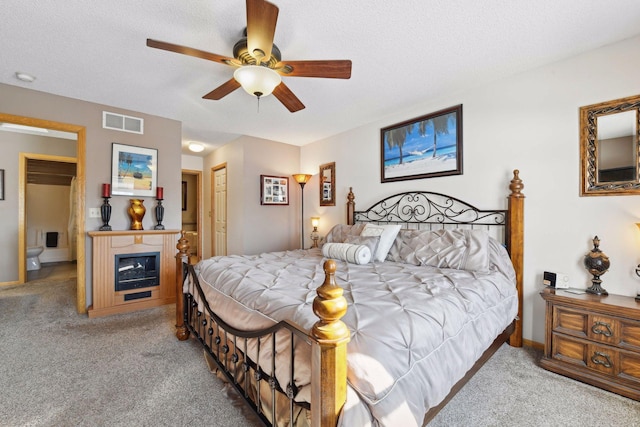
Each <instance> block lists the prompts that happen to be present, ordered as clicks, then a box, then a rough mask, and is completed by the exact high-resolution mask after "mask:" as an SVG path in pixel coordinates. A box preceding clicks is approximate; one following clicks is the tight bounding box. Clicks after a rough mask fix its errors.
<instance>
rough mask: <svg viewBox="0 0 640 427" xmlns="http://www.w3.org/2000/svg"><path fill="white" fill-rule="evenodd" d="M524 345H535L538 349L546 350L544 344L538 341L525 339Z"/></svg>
mask: <svg viewBox="0 0 640 427" xmlns="http://www.w3.org/2000/svg"><path fill="white" fill-rule="evenodd" d="M522 345H524V346H527V347H533V348H534V349H536V350H540V351H544V344H542V343H539V342H536V341H531V340H527V339H523V340H522Z"/></svg>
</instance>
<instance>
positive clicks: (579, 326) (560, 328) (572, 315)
mask: <svg viewBox="0 0 640 427" xmlns="http://www.w3.org/2000/svg"><path fill="white" fill-rule="evenodd" d="M588 323H589V313H587V312H584V311H580V310H573V309H570V308H566V307H562V306H557V305H556V306H554V307H553V325H552V330H553V331H554V332H561V333H563V334H569V335H573V336H576V337H582V338H586V337H587V336H588V333H589V329H588Z"/></svg>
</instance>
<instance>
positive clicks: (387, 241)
mask: <svg viewBox="0 0 640 427" xmlns="http://www.w3.org/2000/svg"><path fill="white" fill-rule="evenodd" d="M398 231H400V224H384V225H382V224H372V223H367V224H366V225H365V226H364V229H363V230H362V232H361V233H360V235H361V236H364V237H366V236H380V241H379V242H378V247H377V248H376V253H375V254H374V255H373V260H374V261H379V262H383V261H384V260H385V259H386V258H387V254H388V253H389V249H391V245H393V241H394V240H395V239H396V235H397V234H398Z"/></svg>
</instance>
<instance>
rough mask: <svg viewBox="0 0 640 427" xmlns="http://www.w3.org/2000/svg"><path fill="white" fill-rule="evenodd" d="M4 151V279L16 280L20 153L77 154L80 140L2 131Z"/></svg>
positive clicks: (0, 216) (0, 210) (0, 246)
mask: <svg viewBox="0 0 640 427" xmlns="http://www.w3.org/2000/svg"><path fill="white" fill-rule="evenodd" d="M0 88H1V85H0ZM1 96H2V95H1V92H0V97H1ZM0 102H2V101H0ZM0 153H2V154H1V155H0V169H4V200H0V236H2V239H0V253H2V254H3V256H1V257H0V282H14V281H17V280H18V240H19V236H18V175H19V166H18V159H19V154H20V153H32V154H47V155H57V156H63V157H75V156H76V141H72V140H68V139H60V138H47V137H43V136H39V135H26V134H21V133H16V132H0ZM27 244H29V242H27Z"/></svg>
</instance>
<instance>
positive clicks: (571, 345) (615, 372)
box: [551, 333, 640, 386]
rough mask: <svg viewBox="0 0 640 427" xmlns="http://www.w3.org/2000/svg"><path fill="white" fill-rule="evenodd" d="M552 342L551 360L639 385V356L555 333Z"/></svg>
mask: <svg viewBox="0 0 640 427" xmlns="http://www.w3.org/2000/svg"><path fill="white" fill-rule="evenodd" d="M552 343H553V344H552V349H551V357H552V358H553V359H555V360H558V361H560V362H563V363H568V364H571V365H573V366H579V367H582V368H589V369H592V370H594V371H598V372H600V373H602V374H605V375H608V376H611V377H613V378H618V379H621V380H624V381H631V382H633V383H635V384H636V386H640V354H637V353H632V352H628V351H624V350H619V349H617V348H615V347H611V346H608V345H598V344H594V343H593V342H590V341H588V340H582V339H577V338H574V337H570V336H566V335H563V334H555V333H554V334H553V339H552Z"/></svg>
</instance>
